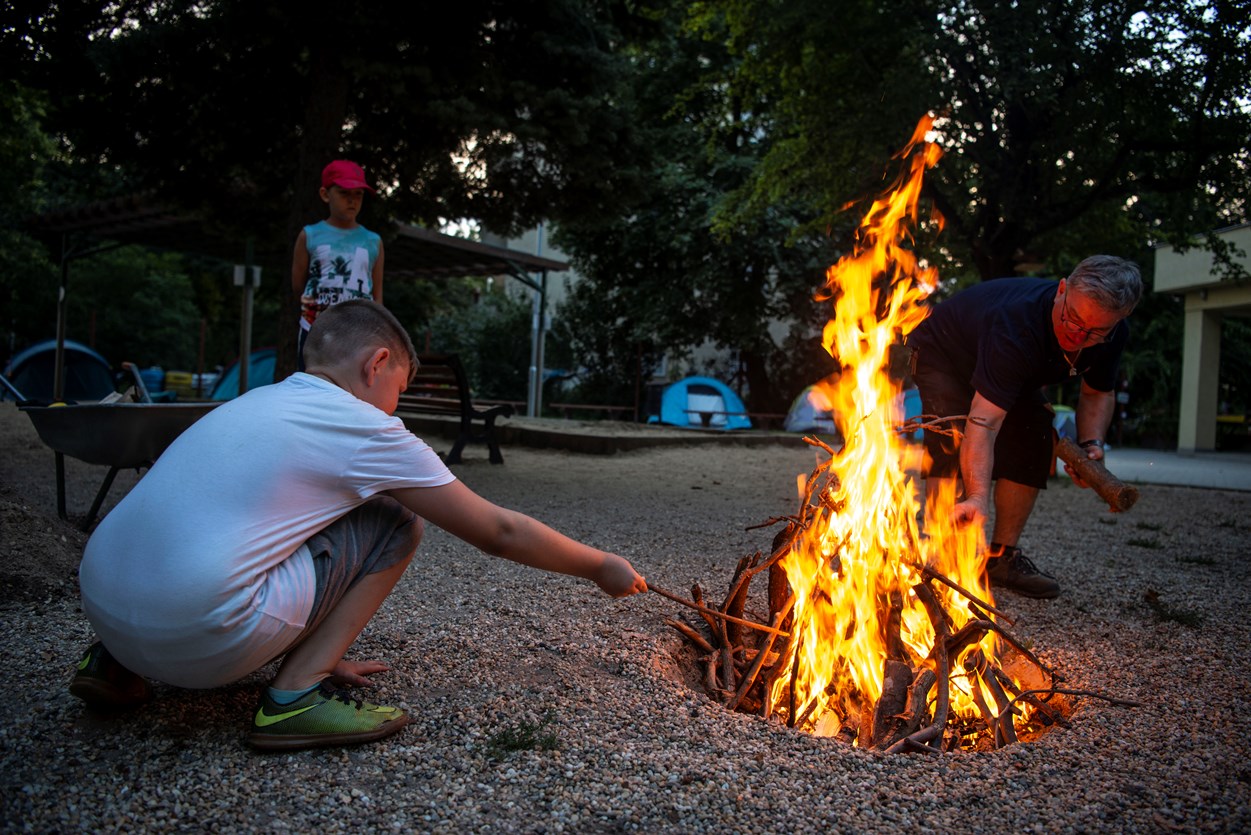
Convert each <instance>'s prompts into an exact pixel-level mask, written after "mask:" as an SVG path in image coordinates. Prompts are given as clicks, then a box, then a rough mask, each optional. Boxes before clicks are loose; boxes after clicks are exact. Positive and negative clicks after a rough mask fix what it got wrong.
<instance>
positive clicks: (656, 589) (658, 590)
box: [647, 582, 790, 638]
mask: <svg viewBox="0 0 1251 835" xmlns="http://www.w3.org/2000/svg"><path fill="white" fill-rule="evenodd" d="M647 590H648V591H650V592H655V593H656V594H658V595H660V596H661V597H666V598H668V599H669V600H672V601H673V602H674V603H681V604H682V605H683V606H687V607H689V608H691V609H694V610H695V611H697V612H702V613H704V614H705V615H711V616H712V617H714V618H721V619H722V620H728V621H730V622H731V623H737V624H740V625H741V626H746V627H749V628H751V629H759V630H760V631H761V632H772V633H773V634H775V635H781V636H782V637H783V638H785V637H787V636H788V635H790V633H789V632H783V631H782V630H781V629H774V628H773V627H772V626H768V625H766V624H763V623H756V621H754V620H744V619H743V618H736V617H734V616H733V615H727V614H726V613H725V612H722V611H720V610H718V609H709V608H708V607H707V606H701V605H699V604H698V603H696V602H695V601H694V600H687V599H686V598H685V597H679V596H678V595H676V594H674V593H673V592H671V591H666V590H665V589H662V588H661V587H660V586H658V585H656V584H655V583H650V582H649V583H648V584H647Z"/></svg>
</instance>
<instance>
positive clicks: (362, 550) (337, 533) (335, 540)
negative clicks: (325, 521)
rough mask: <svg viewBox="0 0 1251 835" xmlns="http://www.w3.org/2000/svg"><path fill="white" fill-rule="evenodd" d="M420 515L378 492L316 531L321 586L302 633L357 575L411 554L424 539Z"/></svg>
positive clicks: (313, 540) (311, 544)
mask: <svg viewBox="0 0 1251 835" xmlns="http://www.w3.org/2000/svg"><path fill="white" fill-rule="evenodd" d="M422 530H423V525H422V521H421V518H420V517H418V516H417V514H415V513H413V512H412V511H411V510H409V509H408V508H406V507H404V505H402V504H400V503H399V502H397V501H396V500H395V499H392V498H391V497H389V496H377V497H375V498H373V499H370V500H369V501H368V502H366V503H365V504H363V505H361V506H360V507H357V508H355V509H354V510H351V511H349V512H348V513H346V514H344V515H343V516H341V517H339V518H338V519H337V520H335V521H334V522H331V523H330V524H329V525H327V526H326V527H325V528H323V529H322V530H321V531H319V532H317V533H315V534H313V535H312V536H310V537H309V538H308V541H307V542H306V543H305V544H306V545H308V549H309V552H310V553H311V554H312V555H313V568H314V569H315V570H316V572H317V592H316V595H315V597H314V598H313V611H312V613H311V614H310V615H309V619H308V625H307V626H305V627H304V631H303V633H302V634H308V633H309V632H311V631H312V630H313V629H315V628H316V627H317V625H318V624H320V623H321V621H322V620H323V619H324V618H325V617H326V615H327V614H328V613H329V612H330V611H331V610H333V609H334V607H335V606H337V605H338V604H339V601H340V600H342V599H343V595H345V594H347V592H348V590H349V589H350V588H352V586H353V585H355V583H356V581H357V580H359V579H361V578H362V577H364V576H366V575H369V574H376V573H378V572H379V571H386V570H387V569H388V568H391V567H392V566H394V565H396V564H397V563H401V562H405V561H407V560H408V559H410V558H411V557H412V556H413V554H414V553H415V552H416V550H417V545H418V544H419V543H420V542H421V534H422Z"/></svg>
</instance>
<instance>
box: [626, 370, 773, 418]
mask: <svg viewBox="0 0 1251 835" xmlns="http://www.w3.org/2000/svg"><path fill="white" fill-rule="evenodd" d="M647 422H648V423H666V424H669V425H670V426H689V427H699V428H708V429H751V419H750V418H748V417H747V408H746V407H745V406H743V401H742V400H741V399H739V396H738V395H737V394H735V393H734V391H733V389H731V388H730V387H729V386H727V385H726V384H725V383H723V382H721V381H720V380H714V379H713V378H711V377H687V378H686V379H685V380H679V381H678V382H676V383H673V384H671V385H669V386H666V387H665V390H664V393H663V394H661V396H660V414H659V415H649V416H648V418H647Z"/></svg>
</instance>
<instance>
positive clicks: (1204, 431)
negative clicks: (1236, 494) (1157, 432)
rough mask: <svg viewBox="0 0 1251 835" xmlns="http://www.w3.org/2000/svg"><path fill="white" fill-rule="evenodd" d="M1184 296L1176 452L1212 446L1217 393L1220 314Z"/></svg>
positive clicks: (1218, 386) (1214, 436)
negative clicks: (1179, 408) (1194, 303)
mask: <svg viewBox="0 0 1251 835" xmlns="http://www.w3.org/2000/svg"><path fill="white" fill-rule="evenodd" d="M1192 295H1196V294H1193V293H1192V294H1187V299H1186V332H1185V337H1184V339H1183V344H1182V380H1181V413H1180V415H1179V418H1180V419H1179V421H1178V424H1177V451H1178V452H1180V453H1183V454H1185V453H1192V454H1193V453H1195V452H1197V451H1200V450H1213V449H1216V414H1217V400H1218V398H1219V396H1220V367H1221V315H1220V314H1219V313H1214V312H1212V311H1210V310H1205V309H1203V308H1201V307H1199V306H1198V305H1194V306H1192V301H1194V300H1192V299H1191V298H1190V296H1192Z"/></svg>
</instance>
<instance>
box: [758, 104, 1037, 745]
mask: <svg viewBox="0 0 1251 835" xmlns="http://www.w3.org/2000/svg"><path fill="white" fill-rule="evenodd" d="M932 123H933V118H932V117H930V116H927V117H926V118H924V119H922V120H921V122H920V124H918V125H917V128H916V131H915V133H914V134H913V137H912V139H911V141H910V142H909V143H908V145H907V146H906V147H905V148H904V150H903V151H901V152H900V153H899V155H898V158H900V159H903V160H905V171H904V172H903V173H902V174H901V175H900V177H899V179H898V180H897V182H896V183H895V184H894V185H893V186H892V188H891V189H890V190H889V191H888V193H886V194H885V195H884V196H883V197H881V198H879V199H878V200H877V201H875V202H874V203H873V205H872V207H871V208H870V210H869V211H868V213H867V215H866V216H865V218H864V220H863V222H862V223H861V225H860V228H859V232H858V241H857V245H856V248H855V251H854V252H852V253H851V254H849V255H847V256H845V257H844V258H842V259H841V260H840V261H839V262H838V263H837V264H835V265H834V266H833V267H831V268H830V269H829V271H828V274H827V279H826V282H827V283H826V289H827V291H828V295H826V296H825V298H828V299H829V300H830V301H831V302H832V304H833V308H834V311H833V317H832V318H831V319H830V321H829V323H828V324H827V325H826V327H825V333H824V345H825V348H826V350H827V351H829V353H830V354H831V355H832V356H833V357H834V358H835V359H836V360H837V361H838V363H839V365H840V366H841V367H842V373H841V374H839V375H837V377H836V379H834V380H833V381H832V382H831V383H829V384H828V385H827V386H826V394H827V395H828V396H829V398H830V402H831V405H832V406H833V413H834V415H835V420H836V422H837V424H838V428H839V431H840V432H841V434H842V436H843V438H844V440H845V446H844V447H843V449H842V450H841V451H840V452H838V453H836V454H835V455H834V456H833V458H832V459H831V461H830V462H829V465H828V472H829V474H830V475H833V476H835V478H830V479H829V480H828V484H826V485H825V486H824V487H823V488H822V490H823V495H821V496H820V497H819V501H818V504H819V508H818V509H817V511H816V515H815V519H816V523H815V524H812V525H810V526H809V527H808V528H807V529H806V530H804V531H802V532H800V533H799V535H798V536H797V538H796V539H795V540H794V544H793V546H792V548H791V549H790V551H789V553H787V554H786V555H785V556H784V557H783V558H782V561H781V565H782V567H783V568H784V569H785V572H786V578H787V580H788V582H789V584H790V588H791V592H792V594H793V600H794V603H793V607H792V609H791V625H790V627H789V629H790V631H791V633H792V639H791V640H790V641H789V642H788V644H787V647H786V648H785V650H784V655H783V657H782V658H781V659H780V660H779V663H778V665H777V666H778V668H779V669H781V670H785V671H786V674H784V675H779V676H776V677H774V678H772V680H771V692H770V693H769V694H768V704H769V705H771V710H772V712H773V714H774V715H777V716H780V717H782V718H783V719H785V720H786V721H788V722H789V723H790V724H792V725H795V726H797V727H804V728H806V729H809V730H812V731H814V732H816V733H819V734H822V735H834V734H836V733H839V731H840V729H843V728H844V727H845V726H847V728H848V730H847V731H844V733H843V734H841V735H843V736H848V737H850V736H854V735H856V734H858V733H860V732H861V729H863V728H864V727H865V721H864V720H865V714H866V712H869V713H872V711H873V710H874V708H875V706H876V705H877V704H878V700H879V699H881V697H882V694H883V687H884V680H885V676H886V673H885V672H884V671H885V669H886V662H887V660H888V659H889V658H892V657H893V658H895V659H896V660H898V661H902V662H903V663H904V664H906V665H907V666H908V667H909V668H911V669H912V670H918V671H919V670H922V669H926V668H928V669H934V670H936V669H939V667H938V666H937V665H936V664H935V663H934V661H933V659H932V658H931V650H932V649H933V647H934V643H935V630H934V626H933V623H934V620H933V618H932V616H931V614H930V613H929V612H927V609H926V607H925V605H924V603H923V602H922V600H921V599H920V598H919V597H918V596H917V594H916V593H915V592H914V587H916V586H917V585H918V584H919V583H922V582H923V580H924V577H923V575H922V572H921V566H927V567H929V568H931V569H933V570H934V571H936V572H938V573H940V574H942V575H944V576H945V577H947V578H948V579H950V580H953V581H955V582H956V583H957V584H959V585H961V586H963V587H964V589H966V590H967V591H969V592H971V593H973V594H974V595H975V596H977V597H980V598H981V599H982V600H990V599H991V595H990V590H989V589H988V588H987V586H986V584H985V583H984V580H983V574H982V562H981V559H980V558H979V552H980V550H981V548H982V546H983V544H984V543H983V541H982V536H983V534H982V531H981V529H980V527H979V526H969V527H966V528H963V529H956V528H955V526H954V524H953V523H952V522H951V519H952V514H951V509H952V506H953V505H954V503H955V497H954V496H953V495H933V494H931V495H929V496H927V497H926V508H925V514H924V520H925V521H924V525H923V527H922V526H921V525H919V524H918V517H919V516H920V515H921V514H920V512H919V511H920V503H919V500H918V498H917V496H916V493H917V491H916V490H915V489H914V487H915V485H914V482H913V478H912V477H911V476H910V475H909V474H908V470H909V469H915V468H916V467H917V465H918V464H919V456H920V454H921V453H920V452H919V451H918V449H917V447H915V446H910V445H908V444H907V443H906V442H905V441H904V439H902V438H901V437H900V434H899V433H898V432H897V431H896V427H897V426H898V425H899V424H900V423H902V421H903V415H902V414H901V412H900V406H899V404H900V403H901V402H902V401H901V399H900V398H899V397H898V395H899V394H900V384H899V383H898V382H897V381H895V380H893V379H892V378H891V377H890V375H889V374H888V373H887V368H888V365H889V351H890V348H891V346H892V345H893V344H897V343H898V342H899V341H900V339H901V337H903V336H905V335H906V334H908V333H909V332H910V331H911V330H912V329H913V328H914V327H916V325H918V324H919V323H920V322H921V321H922V320H923V319H924V318H925V315H926V312H927V308H926V307H925V305H924V304H923V302H924V300H925V298H926V297H927V296H928V295H929V294H930V293H932V292H933V290H934V289H935V288H936V286H937V276H936V274H935V271H934V270H933V269H932V268H929V267H926V266H924V265H923V264H920V263H918V261H917V258H916V257H915V255H914V253H913V252H912V251H911V250H910V249H908V248H907V244H908V243H909V242H910V240H911V229H912V228H914V227H915V225H916V223H917V202H918V197H919V195H920V191H921V182H922V177H923V175H924V173H925V170H926V169H927V168H930V167H932V166H933V165H934V164H935V163H937V162H938V160H939V158H940V157H941V155H942V152H941V150H940V149H939V148H938V146H937V145H935V144H933V143H932V142H927V141H926V140H925V136H926V133H927V131H928V130H929V128H930V126H931V125H932ZM935 222H939V223H940V222H941V219H940V218H937V217H935ZM814 475H815V474H814ZM946 481H951V480H946ZM805 484H811V482H810V481H809V480H807V479H803V478H801V479H800V491H801V496H802V495H804V489H805ZM931 486H932V487H933V486H934V485H931ZM933 588H934V593H935V595H936V596H937V598H938V603H939V604H940V606H941V608H942V609H943V610H945V612H946V615H947V617H948V618H949V619H950V623H949V629H950V632H952V633H955V632H958V631H959V630H960V628H961V627H962V626H964V625H965V623H967V622H969V621H972V620H979V619H983V622H985V621H984V619H985V618H986V614H985V613H984V612H980V611H974V610H973V608H971V606H970V604H969V602H968V600H967V598H965V597H964V596H963V595H961V594H958V593H956V592H954V591H952V590H951V589H950V588H949V587H947V586H945V585H939V584H935V585H934V586H933ZM892 597H893V599H894V600H895V601H896V602H897V603H898V602H899V601H902V611H901V612H898V614H897V618H898V623H897V624H896V623H895V621H893V620H892V619H891V616H892V607H891V602H892ZM895 636H898V638H902V646H900V644H899V642H898V639H897V638H896V637H895ZM892 644H893V645H894V649H893V651H892ZM996 650H997V648H996V638H995V634H994V632H988V631H983V632H982V633H981V637H980V639H979V641H977V642H975V643H972V644H969V645H967V646H964V647H962V648H960V649H959V654H958V656H957V657H953V658H951V659H949V661H950V666H949V667H948V669H950V671H951V672H950V676H949V683H950V699H951V706H950V709H951V712H952V714H953V716H952V718H953V720H958V719H959V718H961V717H970V718H972V717H976V716H978V715H984V714H985V712H986V710H987V708H986V707H985V706H986V705H989V710H990V712H991V713H994V714H997V713H998V712H999V711H998V710H996V698H995V693H994V692H993V690H991V689H988V688H987V685H985V684H982V683H980V682H979V679H978V678H977V676H976V675H974V674H971V673H970V672H969V671H968V670H967V669H966V667H970V668H971V667H972V666H973V665H974V663H975V662H976V660H977V658H978V656H977V655H976V653H978V652H981V653H984V654H985V657H986V658H989V659H994V658H995V657H996V654H997V653H996ZM944 666H945V665H944ZM939 689H941V688H935V690H936V691H937V690H939ZM976 690H980V692H976ZM936 698H937V697H936V695H935V693H933V692H932V693H931V694H930V696H929V700H930V712H933V705H934V702H935V700H936ZM979 700H980V701H982V702H983V708H981V709H980V711H979V707H978V704H977V702H978V701H979ZM769 709H770V708H766V711H767V712H768V710H769ZM1018 709H1019V708H1018ZM1023 720H1024V715H1022V716H1021V717H1017V721H1018V722H1023ZM858 744H861V745H864V744H867V743H866V742H865V740H863V739H860V740H858Z"/></svg>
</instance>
